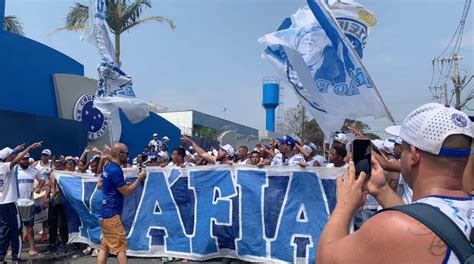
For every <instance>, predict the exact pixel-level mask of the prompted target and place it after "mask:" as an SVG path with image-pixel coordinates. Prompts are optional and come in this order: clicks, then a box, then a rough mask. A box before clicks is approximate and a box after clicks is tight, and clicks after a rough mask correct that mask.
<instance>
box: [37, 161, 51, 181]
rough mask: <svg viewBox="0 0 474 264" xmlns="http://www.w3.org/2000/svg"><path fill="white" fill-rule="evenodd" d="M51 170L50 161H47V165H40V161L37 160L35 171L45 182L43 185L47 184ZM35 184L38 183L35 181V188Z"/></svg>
mask: <svg viewBox="0 0 474 264" xmlns="http://www.w3.org/2000/svg"><path fill="white" fill-rule="evenodd" d="M51 168H52V162H51V160H48V163H46V164H45V165H43V164H41V160H39V161H38V162H37V163H36V166H35V169H37V170H38V171H39V172H40V173H41V176H42V177H43V179H44V180H45V183H44V184H45V185H47V184H48V183H49V175H50V174H51V170H52V169H51ZM37 184H38V181H37V180H36V181H35V187H36V185H37Z"/></svg>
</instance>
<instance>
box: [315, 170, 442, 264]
mask: <svg viewBox="0 0 474 264" xmlns="http://www.w3.org/2000/svg"><path fill="white" fill-rule="evenodd" d="M380 169H381V168H380ZM382 171H383V170H382ZM373 173H374V172H372V174H373ZM373 176H374V175H372V177H373ZM365 177H366V175H365V173H364V172H361V173H360V176H359V178H358V179H355V168H354V164H353V162H352V161H351V162H350V165H349V170H348V172H347V173H346V175H345V177H344V178H341V177H339V178H338V179H337V189H336V196H337V204H336V207H335V208H334V211H333V212H332V214H331V216H330V218H329V220H328V223H327V224H326V226H325V227H324V229H323V232H322V233H321V236H320V240H319V243H318V251H317V261H316V262H317V263H440V262H442V260H443V257H444V255H445V254H446V245H445V244H444V243H443V242H442V241H441V240H440V239H439V238H438V237H437V236H436V235H434V234H433V232H432V231H431V230H429V229H427V228H426V227H425V226H424V225H423V224H421V223H419V222H418V221H417V220H415V219H414V218H411V217H410V216H408V215H405V214H403V213H401V212H396V211H388V212H383V213H380V214H378V215H375V216H374V217H372V218H370V219H369V220H368V221H367V222H366V223H364V224H363V225H362V227H361V229H359V230H358V231H356V232H354V233H352V234H349V228H350V220H351V218H352V215H353V213H354V211H355V210H356V208H357V207H359V206H360V205H361V204H362V202H363V198H364V197H365V192H363V190H362V186H363V185H364V181H365Z"/></svg>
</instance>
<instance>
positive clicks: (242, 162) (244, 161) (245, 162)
mask: <svg viewBox="0 0 474 264" xmlns="http://www.w3.org/2000/svg"><path fill="white" fill-rule="evenodd" d="M248 161H249V159H246V160H239V161H237V164H247V162H248Z"/></svg>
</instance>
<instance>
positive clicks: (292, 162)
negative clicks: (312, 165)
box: [288, 153, 306, 167]
mask: <svg viewBox="0 0 474 264" xmlns="http://www.w3.org/2000/svg"><path fill="white" fill-rule="evenodd" d="M300 163H301V164H306V160H305V159H304V156H303V154H301V153H298V154H295V155H293V156H292V157H291V158H289V159H288V166H291V167H294V166H299V165H300Z"/></svg>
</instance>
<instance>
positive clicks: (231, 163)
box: [225, 160, 234, 165]
mask: <svg viewBox="0 0 474 264" xmlns="http://www.w3.org/2000/svg"><path fill="white" fill-rule="evenodd" d="M225 164H227V165H234V162H233V161H232V160H228V161H226V162H225Z"/></svg>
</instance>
